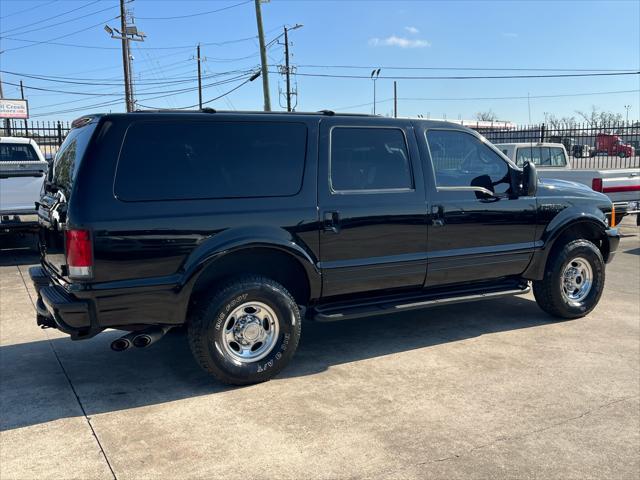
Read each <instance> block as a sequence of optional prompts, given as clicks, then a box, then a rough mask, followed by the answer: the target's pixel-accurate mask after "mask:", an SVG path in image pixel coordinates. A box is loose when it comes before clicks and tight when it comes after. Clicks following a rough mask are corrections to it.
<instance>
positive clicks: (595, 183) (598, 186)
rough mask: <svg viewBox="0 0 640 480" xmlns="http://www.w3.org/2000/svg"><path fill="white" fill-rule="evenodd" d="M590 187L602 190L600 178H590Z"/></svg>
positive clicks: (597, 190)
mask: <svg viewBox="0 0 640 480" xmlns="http://www.w3.org/2000/svg"><path fill="white" fill-rule="evenodd" d="M591 188H592V189H593V190H595V191H596V192H602V179H601V178H594V179H593V180H591Z"/></svg>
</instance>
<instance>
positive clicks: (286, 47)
mask: <svg viewBox="0 0 640 480" xmlns="http://www.w3.org/2000/svg"><path fill="white" fill-rule="evenodd" d="M284 68H285V69H286V71H285V75H286V78H287V112H290V111H291V72H290V71H289V34H288V33H287V27H286V26H285V27H284ZM627 116H628V115H627Z"/></svg>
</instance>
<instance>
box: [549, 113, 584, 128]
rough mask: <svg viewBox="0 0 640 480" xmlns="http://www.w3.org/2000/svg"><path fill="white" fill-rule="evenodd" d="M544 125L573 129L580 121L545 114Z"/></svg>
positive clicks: (571, 117)
mask: <svg viewBox="0 0 640 480" xmlns="http://www.w3.org/2000/svg"><path fill="white" fill-rule="evenodd" d="M544 123H546V124H547V125H549V126H550V127H552V128H555V129H560V128H571V127H575V126H576V124H577V123H578V121H577V120H576V117H574V116H570V117H567V116H565V117H560V118H558V117H556V116H555V115H554V114H553V113H545V114H544Z"/></svg>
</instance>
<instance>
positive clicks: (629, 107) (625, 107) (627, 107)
mask: <svg viewBox="0 0 640 480" xmlns="http://www.w3.org/2000/svg"><path fill="white" fill-rule="evenodd" d="M624 109H625V110H626V111H627V124H628V123H629V110H631V105H625V106H624Z"/></svg>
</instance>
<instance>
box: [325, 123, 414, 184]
mask: <svg viewBox="0 0 640 480" xmlns="http://www.w3.org/2000/svg"><path fill="white" fill-rule="evenodd" d="M330 175H331V187H332V189H333V190H334V191H359V190H360V191H366V190H398V189H402V190H406V189H412V188H413V180H412V176H411V166H410V163H409V154H408V151H407V144H406V141H405V138H404V133H403V132H402V130H399V129H397V128H348V127H335V128H333V129H332V130H331V171H330Z"/></svg>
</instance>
